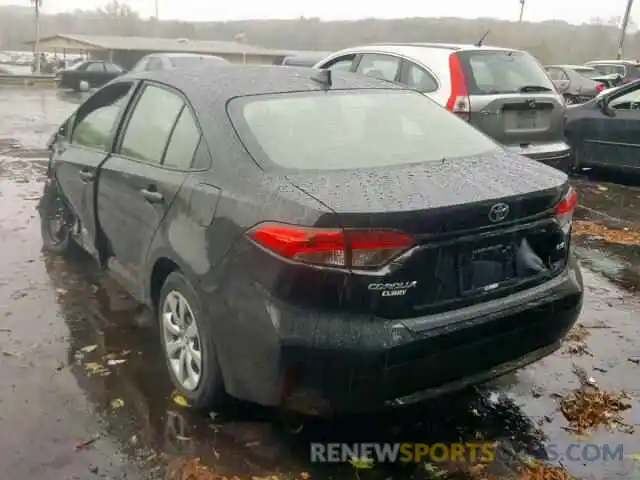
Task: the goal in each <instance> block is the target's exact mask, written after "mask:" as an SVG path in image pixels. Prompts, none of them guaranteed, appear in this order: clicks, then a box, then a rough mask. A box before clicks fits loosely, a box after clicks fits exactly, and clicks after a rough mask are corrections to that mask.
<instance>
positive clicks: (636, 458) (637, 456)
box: [625, 453, 640, 462]
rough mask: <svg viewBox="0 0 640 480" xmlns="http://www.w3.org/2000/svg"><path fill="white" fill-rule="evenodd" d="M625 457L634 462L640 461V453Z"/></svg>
mask: <svg viewBox="0 0 640 480" xmlns="http://www.w3.org/2000/svg"><path fill="white" fill-rule="evenodd" d="M625 457H627V458H628V459H629V460H633V461H634V462H640V453H632V454H631V455H625Z"/></svg>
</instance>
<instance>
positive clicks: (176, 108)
mask: <svg viewBox="0 0 640 480" xmlns="http://www.w3.org/2000/svg"><path fill="white" fill-rule="evenodd" d="M183 105H184V102H183V101H182V98H180V97H179V96H178V95H176V94H175V93H173V92H170V91H169V90H167V89H164V88H160V87H156V86H153V85H147V86H146V87H145V89H144V91H143V92H142V95H141V96H140V98H139V99H138V102H137V104H136V106H135V108H134V110H133V112H132V114H131V117H130V118H129V122H128V124H127V128H126V130H125V132H124V136H123V138H122V145H121V147H120V153H121V154H122V155H125V156H127V157H131V158H135V159H138V160H143V161H145V162H151V163H160V162H161V161H162V156H163V154H164V150H165V146H166V145H167V142H168V141H169V136H170V135H171V131H172V130H173V125H174V124H175V123H176V119H177V118H178V115H179V114H180V112H181V111H182V107H183Z"/></svg>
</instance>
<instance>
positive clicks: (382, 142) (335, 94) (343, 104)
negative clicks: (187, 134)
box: [229, 90, 497, 170]
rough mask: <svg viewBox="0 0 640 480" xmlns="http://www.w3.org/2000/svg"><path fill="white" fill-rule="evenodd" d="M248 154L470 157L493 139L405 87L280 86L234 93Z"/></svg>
mask: <svg viewBox="0 0 640 480" xmlns="http://www.w3.org/2000/svg"><path fill="white" fill-rule="evenodd" d="M229 113H230V116H231V119H232V121H233V123H234V124H235V125H236V129H237V131H238V133H239V135H240V137H241V139H242V141H243V143H244V144H245V146H246V148H247V150H248V151H249V152H250V153H251V155H252V156H253V157H254V158H255V159H256V160H257V161H258V163H261V164H262V165H264V166H272V167H276V168H285V169H292V170H343V169H345V170H346V169H348V170H351V169H358V168H373V167H389V166H397V165H406V164H411V163H422V162H433V161H436V162H442V161H446V160H447V159H455V158H461V157H471V156H474V155H478V154H481V153H483V152H487V151H491V150H494V149H496V148H497V145H496V143H495V142H494V141H493V140H491V139H490V138H488V137H487V136H485V135H484V134H482V133H480V132H479V131H477V130H476V129H475V128H473V127H471V126H470V125H469V124H468V123H466V122H465V121H463V120H461V119H459V118H457V117H456V116H455V115H451V114H450V113H449V112H447V111H446V110H445V109H444V108H442V107H440V106H439V105H437V104H435V103H434V102H433V101H431V100H429V99H428V98H427V97H426V96H424V95H422V94H420V93H418V92H415V91H407V90H343V91H329V92H326V93H325V92H305V93H287V94H277V95H264V96H255V97H244V98H237V99H235V100H233V101H232V102H231V103H230V105H229Z"/></svg>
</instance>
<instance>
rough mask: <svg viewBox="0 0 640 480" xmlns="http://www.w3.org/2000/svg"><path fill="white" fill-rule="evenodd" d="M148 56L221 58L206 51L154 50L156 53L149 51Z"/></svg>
mask: <svg viewBox="0 0 640 480" xmlns="http://www.w3.org/2000/svg"><path fill="white" fill-rule="evenodd" d="M147 56H148V57H152V56H163V57H170V58H192V57H197V58H200V57H213V58H221V57H216V56H215V55H209V54H207V53H187V52H156V53H150V54H149V55H147Z"/></svg>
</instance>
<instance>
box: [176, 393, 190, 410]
mask: <svg viewBox="0 0 640 480" xmlns="http://www.w3.org/2000/svg"><path fill="white" fill-rule="evenodd" d="M173 403H175V404H176V405H178V406H180V407H185V408H186V407H188V406H189V403H188V402H187V400H186V399H185V398H184V397H183V396H182V395H180V394H179V393H176V394H175V395H174V396H173Z"/></svg>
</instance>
